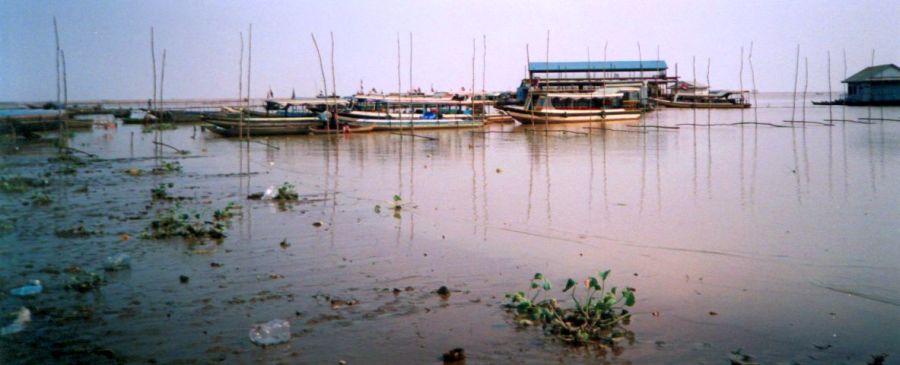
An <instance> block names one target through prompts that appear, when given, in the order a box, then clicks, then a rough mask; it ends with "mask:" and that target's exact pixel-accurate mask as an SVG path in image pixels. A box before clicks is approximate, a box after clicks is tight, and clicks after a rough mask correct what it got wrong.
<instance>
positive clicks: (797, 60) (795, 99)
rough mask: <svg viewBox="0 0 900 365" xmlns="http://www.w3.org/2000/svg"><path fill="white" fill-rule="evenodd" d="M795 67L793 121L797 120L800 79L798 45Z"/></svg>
mask: <svg viewBox="0 0 900 365" xmlns="http://www.w3.org/2000/svg"><path fill="white" fill-rule="evenodd" d="M795 61H796V62H795V66H794V93H793V94H792V96H791V120H795V114H794V113H795V112H796V110H797V81H798V80H799V78H800V45H799V44H798V45H797V57H796V58H795Z"/></svg>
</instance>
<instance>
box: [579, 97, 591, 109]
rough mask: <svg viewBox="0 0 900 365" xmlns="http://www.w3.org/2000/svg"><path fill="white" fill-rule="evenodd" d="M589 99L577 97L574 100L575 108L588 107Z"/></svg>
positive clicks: (589, 106) (589, 104) (589, 105)
mask: <svg viewBox="0 0 900 365" xmlns="http://www.w3.org/2000/svg"><path fill="white" fill-rule="evenodd" d="M590 108H591V99H578V100H576V101H575V109H590Z"/></svg>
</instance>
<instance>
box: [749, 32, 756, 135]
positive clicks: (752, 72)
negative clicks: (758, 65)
mask: <svg viewBox="0 0 900 365" xmlns="http://www.w3.org/2000/svg"><path fill="white" fill-rule="evenodd" d="M747 65H748V66H750V82H751V83H752V85H753V123H759V115H758V114H757V110H756V108H757V106H758V105H759V103H758V102H757V101H756V93H757V90H756V73H755V72H754V71H753V41H750V53H749V54H748V55H747Z"/></svg>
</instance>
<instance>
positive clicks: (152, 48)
mask: <svg viewBox="0 0 900 365" xmlns="http://www.w3.org/2000/svg"><path fill="white" fill-rule="evenodd" d="M150 60H151V61H152V62H153V98H152V99H153V102H152V103H151V104H150V110H148V111H147V112H148V113H150V112H152V111H153V110H154V108H156V45H155V43H154V39H153V27H150Z"/></svg>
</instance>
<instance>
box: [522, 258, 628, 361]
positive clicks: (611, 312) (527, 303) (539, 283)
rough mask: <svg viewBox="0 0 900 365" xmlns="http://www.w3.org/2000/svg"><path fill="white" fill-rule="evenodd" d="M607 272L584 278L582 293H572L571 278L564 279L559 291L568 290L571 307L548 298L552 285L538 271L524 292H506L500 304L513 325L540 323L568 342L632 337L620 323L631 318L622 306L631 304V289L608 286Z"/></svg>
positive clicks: (587, 342)
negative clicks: (509, 314) (507, 300)
mask: <svg viewBox="0 0 900 365" xmlns="http://www.w3.org/2000/svg"><path fill="white" fill-rule="evenodd" d="M609 272H610V271H609V270H606V271H602V272H600V273H599V274H598V276H591V277H589V278H587V279H586V280H585V281H584V286H585V288H586V289H585V291H586V293H585V294H584V295H583V296H578V295H577V294H576V290H577V286H578V285H577V283H576V282H575V280H572V279H568V280H567V281H566V286H565V288H564V289H563V290H562V292H564V293H565V292H569V294H570V295H571V299H572V301H573V302H574V306H573V307H562V306H561V305H560V303H559V301H558V300H557V299H556V298H552V297H549V294H550V291H551V289H552V288H553V287H552V285H551V284H550V281H549V280H547V279H545V278H544V276H543V275H542V274H541V273H537V274H534V278H533V279H532V280H531V283H530V287H531V288H530V289H529V291H528V295H526V293H525V292H521V291H520V292H516V293H511V294H506V298H507V299H509V302H508V303H507V304H505V305H504V307H506V309H507V310H508V311H509V312H511V313H513V314H514V315H515V319H516V324H518V325H520V326H531V325H535V324H540V325H541V326H542V328H544V332H545V333H546V334H548V335H552V336H555V337H557V338H559V339H561V340H563V341H565V342H568V343H570V344H573V345H585V344H589V343H599V344H607V345H612V344H614V343H615V341H616V340H619V339H622V338H624V337H631V336H632V334H631V332H629V331H627V330H625V329H624V328H623V327H622V326H623V325H624V324H627V323H626V322H627V320H628V319H629V318H630V317H631V314H630V313H629V312H628V310H626V309H625V307H631V306H633V305H634V303H635V297H634V289H631V288H625V289H624V290H618V289H617V288H616V287H612V288H608V287H607V285H606V279H607V277H608V276H609ZM529 295H530V296H529ZM539 297H541V299H540V300H538V298H539Z"/></svg>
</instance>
